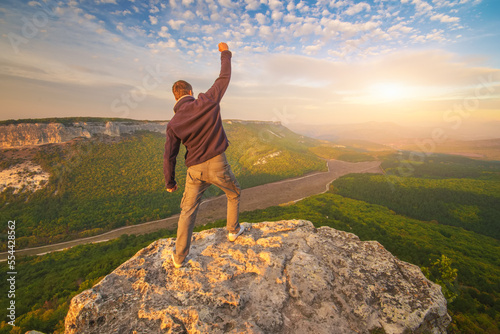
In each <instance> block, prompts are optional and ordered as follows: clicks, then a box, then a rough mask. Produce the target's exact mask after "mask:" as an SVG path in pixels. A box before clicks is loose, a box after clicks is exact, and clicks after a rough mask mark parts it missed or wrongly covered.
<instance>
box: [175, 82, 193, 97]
mask: <svg viewBox="0 0 500 334" xmlns="http://www.w3.org/2000/svg"><path fill="white" fill-rule="evenodd" d="M190 91H191V92H192V91H193V87H191V85H190V84H189V83H188V82H187V81H184V80H179V81H177V82H175V83H174V85H173V86H172V93H174V97H175V99H176V100H178V99H180V98H181V97H182V96H184V95H189V92H190Z"/></svg>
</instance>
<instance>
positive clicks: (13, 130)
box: [0, 122, 168, 148]
mask: <svg viewBox="0 0 500 334" xmlns="http://www.w3.org/2000/svg"><path fill="white" fill-rule="evenodd" d="M167 123H168V122H105V123H104V122H101V123H99V122H88V123H87V122H79V123H73V124H72V125H64V124H61V123H20V124H10V125H0V148H13V147H22V146H31V145H42V144H53V143H63V142H66V141H69V140H71V139H74V138H78V137H85V138H90V137H92V136H93V135H97V134H104V135H108V136H114V137H116V136H120V135H122V134H128V133H133V132H136V131H153V132H161V133H164V132H165V129H166V127H167Z"/></svg>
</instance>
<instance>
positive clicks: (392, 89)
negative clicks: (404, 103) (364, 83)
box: [370, 82, 411, 102]
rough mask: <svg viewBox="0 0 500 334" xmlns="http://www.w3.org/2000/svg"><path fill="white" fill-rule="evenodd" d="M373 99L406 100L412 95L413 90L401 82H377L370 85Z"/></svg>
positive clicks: (385, 100) (382, 100) (386, 100)
mask: <svg viewBox="0 0 500 334" xmlns="http://www.w3.org/2000/svg"><path fill="white" fill-rule="evenodd" d="M370 93H371V95H373V99H374V100H376V101H379V102H389V101H396V100H404V99H408V98H410V97H411V90H410V89H409V88H408V87H407V86H405V85H403V84H401V83H389V82H385V83H377V84H375V85H373V86H371V87H370Z"/></svg>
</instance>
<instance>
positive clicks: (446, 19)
mask: <svg viewBox="0 0 500 334" xmlns="http://www.w3.org/2000/svg"><path fill="white" fill-rule="evenodd" d="M431 20H432V21H440V22H442V23H455V22H459V21H460V19H459V18H458V17H451V16H448V15H444V14H436V15H433V16H431Z"/></svg>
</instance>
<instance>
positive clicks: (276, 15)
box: [271, 10, 283, 21]
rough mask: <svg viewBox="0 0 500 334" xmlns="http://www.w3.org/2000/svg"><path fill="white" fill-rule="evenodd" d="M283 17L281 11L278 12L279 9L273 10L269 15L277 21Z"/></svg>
mask: <svg viewBox="0 0 500 334" xmlns="http://www.w3.org/2000/svg"><path fill="white" fill-rule="evenodd" d="M282 17H283V12H280V11H277V10H276V11H273V13H272V15H271V18H272V19H273V20H274V21H279V20H281V18H282Z"/></svg>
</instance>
